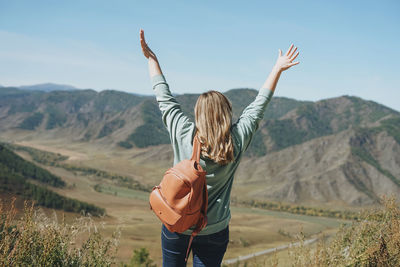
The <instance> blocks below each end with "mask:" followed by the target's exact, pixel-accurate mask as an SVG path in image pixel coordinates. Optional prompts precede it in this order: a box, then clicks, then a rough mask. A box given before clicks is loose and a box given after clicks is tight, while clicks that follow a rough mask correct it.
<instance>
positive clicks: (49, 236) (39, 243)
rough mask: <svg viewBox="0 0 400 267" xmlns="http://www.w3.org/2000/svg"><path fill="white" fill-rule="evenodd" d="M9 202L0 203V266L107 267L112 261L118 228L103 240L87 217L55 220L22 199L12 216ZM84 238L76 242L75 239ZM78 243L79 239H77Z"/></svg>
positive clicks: (117, 237)
mask: <svg viewBox="0 0 400 267" xmlns="http://www.w3.org/2000/svg"><path fill="white" fill-rule="evenodd" d="M14 201H15V199H14V200H13V201H12V203H11V206H10V208H9V209H4V207H3V205H2V203H0V214H1V215H0V265H1V266H111V265H113V264H115V255H116V252H117V246H118V240H119V231H115V232H114V233H113V235H112V238H111V239H105V238H104V237H103V236H102V235H101V234H100V232H99V231H98V229H97V225H96V224H95V223H94V222H93V220H92V219H91V218H90V217H80V218H78V219H76V221H75V222H74V223H72V224H67V223H65V220H64V219H63V221H62V223H57V221H56V220H51V219H49V218H47V217H46V216H45V215H44V213H43V212H40V210H36V209H34V206H33V204H32V205H29V204H28V202H25V208H24V213H23V215H22V217H21V218H20V219H15V217H16V208H15V207H14ZM85 233H86V234H87V235H88V237H87V239H85V240H83V242H82V244H81V245H78V244H77V243H78V242H77V240H78V238H81V237H82V234H85ZM79 243H81V242H79Z"/></svg>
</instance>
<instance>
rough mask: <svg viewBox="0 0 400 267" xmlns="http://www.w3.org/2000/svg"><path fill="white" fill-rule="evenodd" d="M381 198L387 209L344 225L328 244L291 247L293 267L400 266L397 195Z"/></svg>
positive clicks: (367, 213)
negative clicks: (310, 246)
mask: <svg viewBox="0 0 400 267" xmlns="http://www.w3.org/2000/svg"><path fill="white" fill-rule="evenodd" d="M382 201H383V204H384V208H382V209H376V210H369V211H366V212H364V214H363V215H362V216H361V218H360V219H359V220H357V221H354V222H353V224H352V225H350V226H345V225H343V226H342V227H341V228H340V230H339V231H338V233H337V234H336V235H335V236H334V237H333V239H332V240H331V241H330V242H329V243H328V242H327V241H324V239H321V240H320V241H319V242H318V244H317V247H316V249H315V250H311V249H310V248H306V247H305V246H300V247H298V248H295V249H294V250H292V251H291V253H290V255H291V261H292V263H293V266H400V208H399V206H398V204H397V203H396V200H395V198H394V197H391V198H383V200H382ZM300 240H301V241H302V240H304V237H301V238H300Z"/></svg>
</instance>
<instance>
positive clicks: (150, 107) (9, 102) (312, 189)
mask: <svg viewBox="0 0 400 267" xmlns="http://www.w3.org/2000/svg"><path fill="white" fill-rule="evenodd" d="M225 94H226V96H227V97H228V98H229V99H230V100H231V102H232V104H233V116H234V121H235V120H236V119H237V118H238V117H239V115H240V114H241V112H242V110H243V109H244V108H245V107H246V106H247V105H248V104H249V103H250V102H251V101H252V100H253V99H254V97H255V96H256V94H257V91H256V90H252V89H234V90H230V91H228V92H226V93H225ZM197 97H198V95H197V94H184V95H178V96H176V98H177V100H178V101H179V102H180V103H181V105H182V109H183V110H184V112H185V113H186V114H188V116H189V117H191V118H193V107H194V105H195V103H196V100H197ZM0 131H1V132H0V137H2V136H3V138H4V137H9V136H12V138H15V139H16V140H17V139H19V140H24V139H25V140H26V139H37V138H40V139H41V140H43V139H49V140H53V139H61V140H65V141H66V142H76V141H78V142H90V143H93V144H96V145H99V146H104V147H107V149H121V147H122V148H126V149H134V150H135V149H143V148H146V151H148V152H146V153H148V157H149V159H148V160H151V158H152V157H156V156H157V153H158V152H157V151H159V150H160V147H159V146H161V145H165V146H167V144H169V138H168V133H167V132H166V130H165V128H164V126H163V124H162V122H161V116H160V111H159V109H158V106H157V103H156V101H155V99H154V97H151V96H138V95H132V94H128V93H123V92H118V91H112V90H107V91H102V92H99V93H98V92H95V91H93V90H79V91H54V92H49V93H44V92H38V91H24V90H19V89H16V88H1V89H0ZM399 143H400V114H399V112H397V111H394V110H392V109H390V108H387V107H385V106H383V105H380V104H378V103H375V102H372V101H366V100H363V99H361V98H357V97H353V96H341V97H337V98H331V99H325V100H321V101H318V102H310V101H297V100H294V99H288V98H281V97H275V98H273V99H272V101H271V102H270V104H269V106H268V107H267V110H266V113H265V119H264V120H263V121H262V122H261V124H260V126H259V130H258V131H257V133H256V135H255V136H254V138H253V141H252V143H251V145H250V148H249V150H248V152H247V153H246V155H245V158H244V159H243V163H242V164H241V167H240V169H239V172H238V174H237V179H236V183H238V184H240V187H236V188H237V190H235V191H234V194H237V196H241V197H246V198H258V199H268V200H280V201H289V202H299V203H315V202H324V203H340V204H344V205H363V204H373V203H376V201H377V199H378V197H379V196H380V195H381V194H383V193H390V192H391V193H396V194H397V193H400V192H399V191H398V190H399V186H400V171H399V170H400V159H399V157H400V155H399V154H400V148H399ZM156 160H157V161H158V160H159V159H158V158H157V159H156Z"/></svg>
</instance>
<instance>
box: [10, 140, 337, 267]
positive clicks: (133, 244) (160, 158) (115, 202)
mask: <svg viewBox="0 0 400 267" xmlns="http://www.w3.org/2000/svg"><path fill="white" fill-rule="evenodd" d="M16 144H18V145H23V146H28V147H33V148H37V149H40V150H43V151H49V152H55V153H59V154H62V155H64V156H68V157H69V158H68V159H67V160H65V161H63V162H62V163H63V164H68V165H69V166H80V167H82V168H84V167H87V168H93V169H97V170H101V171H104V172H107V173H109V174H112V175H120V176H124V177H129V178H131V179H133V180H135V181H139V182H140V183H143V184H146V185H147V186H149V187H150V186H151V185H155V184H157V183H158V182H159V180H160V178H161V177H162V174H163V172H164V170H165V169H166V168H167V167H168V166H169V164H171V163H172V151H170V150H167V151H165V149H162V147H160V150H159V151H157V150H154V149H153V150H151V151H150V150H147V149H142V150H140V149H138V150H135V151H134V152H133V153H132V152H128V151H126V150H123V149H121V150H115V149H109V148H108V147H107V146H104V147H101V146H98V145H96V146H91V145H90V144H88V143H85V144H79V143H75V144H70V145H68V146H66V145H65V144H63V143H62V142H57V141H52V142H48V141H45V140H43V141H24V142H16ZM18 154H20V155H21V156H23V157H24V158H26V159H28V160H32V157H31V155H29V154H28V153H27V152H24V151H19V152H18ZM149 162H155V163H154V164H150V163H149ZM39 165H41V166H42V167H45V168H46V169H48V170H50V171H51V172H52V173H54V174H56V175H59V176H60V177H62V179H63V180H64V181H65V182H66V183H67V185H68V186H67V187H66V188H65V189H54V190H55V191H57V192H58V193H60V194H62V195H65V196H68V197H72V198H76V199H78V200H82V201H86V202H89V203H92V204H95V205H98V206H100V207H102V208H105V209H106V213H107V215H106V216H105V217H103V218H97V219H96V221H99V222H103V223H104V228H103V229H101V231H102V232H103V233H104V234H105V235H107V236H110V235H111V234H112V232H113V231H115V230H116V229H117V228H120V229H121V238H120V245H119V250H118V254H117V256H118V260H119V261H125V262H126V261H128V259H129V258H130V257H131V256H132V251H133V250H134V249H138V248H141V247H145V248H147V249H148V251H149V252H150V257H151V258H152V259H153V260H154V261H155V262H156V263H157V265H161V260H162V258H161V244H160V228H161V224H160V222H159V221H158V219H157V218H156V217H155V216H154V215H153V213H152V212H151V210H150V209H149V204H148V194H149V193H148V192H144V191H141V190H136V189H130V188H127V187H123V186H120V185H119V184H118V183H117V182H116V181H115V180H112V179H109V178H108V176H107V175H106V176H105V177H104V175H103V176H98V175H96V174H90V173H85V172H82V171H73V170H71V169H66V168H63V167H60V166H49V165H43V164H39ZM112 175H110V177H111V176H112ZM231 212H232V220H231V224H230V242H229V246H228V251H227V253H226V255H225V259H231V258H236V257H238V256H240V255H246V254H250V253H255V252H257V251H261V250H265V249H268V248H274V247H277V246H280V245H283V244H288V243H290V242H293V241H295V240H296V235H297V234H298V233H300V232H302V233H304V235H305V237H306V238H311V237H316V236H317V235H319V234H321V233H324V234H326V235H330V234H332V233H333V232H334V231H335V229H337V228H338V227H339V226H340V224H342V223H345V221H342V220H338V219H334V218H324V217H314V216H305V215H297V214H291V213H284V212H276V211H267V210H262V209H256V208H249V207H242V206H232V207H231ZM57 214H58V216H59V217H60V216H61V214H62V212H57ZM74 216H75V215H73V214H68V219H69V220H72V219H73V217H74ZM276 255H277V257H280V258H282V259H281V261H280V262H281V263H284V262H285V261H284V259H285V257H286V255H287V252H286V251H282V252H278V253H277V254H276ZM270 258H271V256H260V257H258V258H257V259H254V260H253V261H256V262H258V261H261V262H263V261H265V260H270Z"/></svg>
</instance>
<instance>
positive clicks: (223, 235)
mask: <svg viewBox="0 0 400 267" xmlns="http://www.w3.org/2000/svg"><path fill="white" fill-rule="evenodd" d="M189 239H190V236H189V235H184V234H179V233H173V232H170V231H169V230H168V229H167V228H166V227H165V226H164V225H163V226H162V229H161V245H162V254H163V266H164V267H181V266H186V262H185V257H186V250H187V247H188V244H189ZM228 243H229V226H228V227H226V228H225V229H224V230H222V231H220V232H218V233H215V234H210V235H203V236H196V237H194V239H193V242H192V249H191V251H192V253H193V266H196V267H197V266H207V267H214V266H221V262H222V259H223V258H224V254H225V251H226V248H227V246H228Z"/></svg>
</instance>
